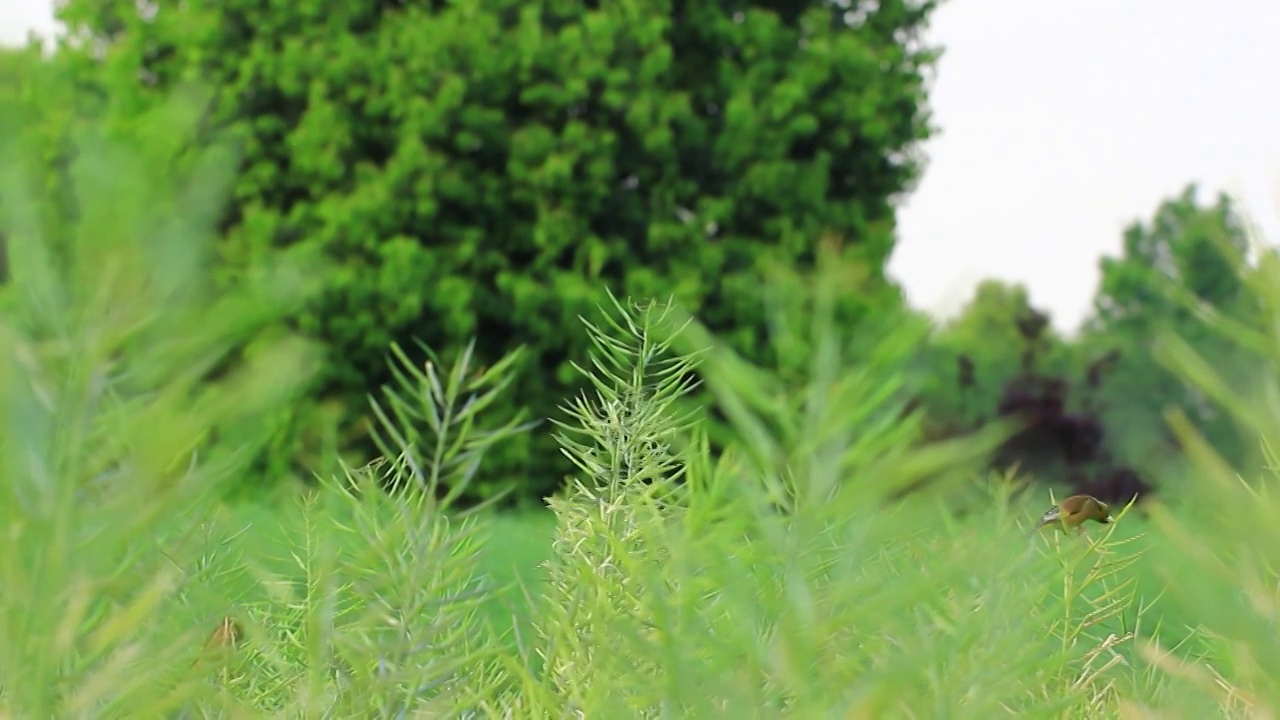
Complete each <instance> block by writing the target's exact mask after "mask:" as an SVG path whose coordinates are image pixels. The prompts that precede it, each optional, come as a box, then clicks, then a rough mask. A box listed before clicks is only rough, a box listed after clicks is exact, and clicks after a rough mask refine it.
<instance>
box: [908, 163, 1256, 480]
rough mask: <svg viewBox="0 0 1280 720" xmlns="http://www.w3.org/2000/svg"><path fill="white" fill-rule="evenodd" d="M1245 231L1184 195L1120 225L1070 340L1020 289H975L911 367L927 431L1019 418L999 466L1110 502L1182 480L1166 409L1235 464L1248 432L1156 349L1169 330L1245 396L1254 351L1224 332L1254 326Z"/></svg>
mask: <svg viewBox="0 0 1280 720" xmlns="http://www.w3.org/2000/svg"><path fill="white" fill-rule="evenodd" d="M1247 231H1248V228H1247V226H1246V224H1245V221H1244V219H1243V217H1242V216H1241V215H1240V214H1239V213H1238V212H1237V211H1236V209H1235V207H1234V206H1233V205H1232V203H1231V202H1230V200H1229V199H1228V198H1226V197H1225V196H1219V197H1218V198H1217V199H1216V201H1215V202H1214V203H1213V204H1211V205H1203V204H1201V203H1200V202H1199V201H1198V199H1197V192H1196V187H1195V186H1194V185H1191V186H1188V187H1187V188H1185V189H1184V190H1183V191H1182V192H1181V193H1180V194H1179V195H1178V196H1176V197H1174V198H1171V199H1169V200H1166V201H1165V202H1164V203H1162V204H1161V205H1160V207H1159V208H1158V209H1157V210H1156V212H1155V214H1154V217H1153V218H1152V219H1151V220H1150V221H1148V222H1135V223H1133V224H1132V225H1130V226H1129V227H1128V228H1127V229H1126V231H1125V233H1124V238H1123V248H1122V254H1121V255H1120V256H1119V257H1108V258H1104V259H1103V260H1102V261H1101V263H1100V266H1101V275H1102V278H1101V282H1100V285H1099V288H1098V291H1097V295H1096V297H1095V301H1094V306H1095V307H1094V312H1093V313H1092V315H1091V316H1090V317H1089V318H1088V320H1087V321H1086V323H1085V325H1084V327H1083V328H1082V329H1081V331H1080V332H1079V334H1078V335H1077V336H1076V337H1074V338H1070V339H1067V338H1063V337H1062V336H1060V335H1059V334H1058V333H1056V332H1055V331H1054V330H1053V329H1052V327H1051V325H1050V318H1049V316H1048V314H1047V313H1044V312H1041V311H1039V310H1037V309H1036V308H1034V307H1032V305H1031V303H1030V302H1029V299H1028V296H1027V292H1026V290H1025V288H1023V287H1021V286H1016V285H1015V286H1010V285H1006V284H1004V283H1001V282H998V281H994V280H989V281H986V282H984V283H982V284H980V285H979V286H978V288H977V291H976V292H975V295H974V297H973V299H972V300H971V301H970V303H969V304H968V305H967V306H966V307H965V308H964V310H963V311H962V312H961V313H960V314H959V315H958V316H957V317H955V318H954V319H952V320H951V321H949V322H946V323H943V324H941V325H940V326H938V327H936V328H935V331H934V333H933V335H932V337H931V342H930V344H929V347H928V349H927V350H926V351H925V352H924V353H923V356H922V358H921V359H920V360H919V361H918V363H917V369H918V372H917V389H918V392H919V395H918V403H919V404H920V405H921V406H922V407H923V408H924V409H925V412H926V416H927V418H928V428H929V432H930V433H931V434H934V435H939V436H953V435H957V434H962V433H965V432H968V431H970V430H972V429H973V428H977V427H982V426H983V425H984V424H985V423H988V422H990V421H992V420H994V419H997V418H1008V417H1020V418H1022V419H1023V420H1024V429H1023V431H1022V432H1021V433H1019V434H1018V435H1017V436H1015V437H1014V438H1013V439H1012V440H1011V441H1010V443H1009V444H1007V445H1006V446H1005V447H1004V448H1003V449H1002V451H1001V452H999V453H997V454H996V455H995V456H994V461H995V462H996V463H997V466H998V468H999V469H1004V468H1007V467H1009V466H1012V465H1015V464H1016V465H1017V466H1018V467H1019V468H1021V469H1022V470H1023V471H1024V472H1028V473H1030V474H1031V475H1032V476H1033V477H1035V478H1036V479H1038V480H1041V481H1045V482H1050V483H1055V484H1065V485H1069V486H1071V487H1072V488H1073V489H1074V490H1075V491H1078V492H1089V493H1092V494H1095V495H1098V496H1099V497H1103V498H1105V499H1108V500H1111V501H1118V502H1127V501H1128V500H1129V499H1131V498H1132V497H1133V496H1134V494H1135V493H1137V494H1140V495H1141V494H1146V493H1149V492H1150V491H1152V490H1153V489H1155V488H1157V487H1159V486H1160V485H1161V484H1164V483H1166V482H1167V481H1170V480H1176V479H1180V478H1181V477H1182V476H1183V475H1184V474H1185V472H1186V470H1187V465H1186V462H1185V458H1184V457H1183V455H1182V454H1181V453H1180V452H1179V449H1178V447H1177V443H1176V442H1175V440H1174V437H1173V435H1172V434H1171V433H1170V431H1169V429H1168V426H1167V424H1166V423H1165V421H1164V413H1165V412H1166V411H1167V410H1169V409H1178V410H1180V411H1181V412H1182V413H1184V415H1185V416H1186V417H1187V419H1188V422H1190V423H1191V424H1192V425H1193V426H1194V427H1195V428H1197V430H1198V431H1199V432H1202V433H1204V434H1205V435H1206V437H1208V438H1210V440H1211V442H1212V444H1213V445H1214V447H1216V448H1218V449H1219V451H1220V452H1222V453H1224V454H1225V455H1226V456H1227V457H1229V458H1231V459H1232V461H1233V462H1246V461H1247V459H1248V457H1249V456H1250V455H1251V453H1250V452H1249V451H1250V450H1251V448H1252V441H1250V440H1248V437H1249V435H1247V434H1242V433H1240V432H1239V426H1238V424H1237V423H1236V421H1235V420H1234V419H1233V418H1232V417H1231V416H1230V415H1229V414H1228V413H1225V412H1223V411H1222V410H1221V408H1218V407H1216V406H1215V404H1214V403H1213V402H1211V401H1210V398H1209V397H1207V396H1206V395H1205V394H1204V391H1203V389H1202V388H1201V387H1199V386H1198V385H1197V384H1195V383H1191V382H1188V381H1187V380H1186V379H1184V378H1182V377H1179V376H1178V375H1177V374H1175V373H1174V372H1172V371H1171V370H1169V369H1166V368H1165V367H1164V366H1163V365H1161V364H1160V363H1159V362H1157V360H1156V356H1155V351H1156V349H1157V344H1158V340H1159V338H1160V337H1161V336H1162V334H1163V333H1168V332H1174V333H1176V334H1177V336H1178V337H1180V338H1183V339H1184V340H1185V341H1186V342H1188V343H1190V344H1191V345H1192V346H1193V347H1195V348H1196V349H1197V351H1198V352H1200V353H1202V354H1203V355H1204V356H1205V357H1207V358H1211V362H1212V364H1213V365H1214V366H1215V367H1216V368H1217V369H1218V370H1219V371H1221V372H1222V373H1223V375H1224V377H1225V378H1227V380H1226V382H1227V383H1228V386H1229V387H1232V388H1235V389H1237V390H1240V389H1242V388H1246V387H1248V384H1249V383H1250V382H1251V378H1252V377H1253V375H1252V373H1253V372H1254V369H1255V368H1256V366H1257V362H1258V359H1259V358H1258V351H1257V349H1256V348H1251V347H1249V346H1248V345H1247V344H1241V343H1239V342H1238V341H1237V339H1236V338H1234V337H1232V336H1230V335H1224V334H1223V332H1222V330H1221V326H1222V325H1223V324H1224V323H1242V322H1243V323H1248V322H1252V321H1255V320H1256V318H1257V317H1258V310H1259V306H1258V303H1257V300H1256V296H1255V295H1253V294H1250V293H1248V292H1247V284H1248V283H1249V281H1250V278H1251V277H1252V276H1253V275H1254V274H1255V273H1256V272H1258V271H1257V270H1256V269H1255V268H1253V266H1251V265H1250V264H1249V263H1248V262H1247V260H1248V259H1249V242H1248V240H1249V237H1248V232H1247ZM1206 317H1209V318H1211V319H1212V322H1210V323H1206V322H1205V319H1206ZM1255 454H1256V453H1255ZM1255 459H1256V458H1255ZM1157 480H1158V481H1159V482H1157Z"/></svg>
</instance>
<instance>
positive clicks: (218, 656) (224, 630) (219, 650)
mask: <svg viewBox="0 0 1280 720" xmlns="http://www.w3.org/2000/svg"><path fill="white" fill-rule="evenodd" d="M243 638H244V630H243V629H242V628H241V627H240V623H238V622H236V621H235V620H234V619H232V618H229V617H225V618H223V619H222V620H220V621H219V622H218V624H217V626H215V627H214V628H213V632H211V633H209V637H208V638H207V639H206V640H205V641H204V647H203V648H202V649H201V653H200V657H199V658H197V659H196V661H195V663H193V666H194V665H197V664H199V663H200V662H201V661H210V660H212V661H214V662H216V663H218V664H225V663H226V662H227V661H228V660H229V659H230V655H231V652H232V651H234V650H235V649H236V647H237V646H238V645H239V644H240V640H241V639H243Z"/></svg>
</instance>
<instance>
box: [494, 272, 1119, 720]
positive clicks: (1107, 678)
mask: <svg viewBox="0 0 1280 720" xmlns="http://www.w3.org/2000/svg"><path fill="white" fill-rule="evenodd" d="M845 270H846V268H844V266H842V265H841V264H839V263H837V262H835V255H834V254H832V255H828V256H825V260H824V265H823V267H822V268H821V270H820V272H819V273H818V274H817V275H816V276H815V277H814V278H812V281H811V282H809V283H787V284H785V287H788V288H792V289H795V290H797V291H799V292H801V293H802V295H801V296H800V297H796V298H781V299H780V300H779V302H777V303H775V304H774V307H775V308H776V309H777V311H778V312H779V313H780V314H779V315H778V317H776V318H775V320H776V321H777V322H776V324H775V327H779V328H784V327H785V328H786V330H787V332H780V333H778V334H776V335H775V338H777V339H778V341H779V342H791V341H794V340H795V339H796V338H803V340H804V342H805V344H806V346H807V347H809V348H811V352H810V354H809V355H808V359H809V370H808V372H807V374H806V380H807V382H806V383H805V385H804V387H803V389H802V390H801V391H799V392H796V391H795V390H794V388H793V387H792V386H791V385H790V382H789V381H781V380H780V379H779V378H778V377H776V375H774V374H773V373H771V372H770V371H769V370H768V369H765V368H760V367H754V366H752V365H751V364H749V363H747V362H746V361H744V360H743V359H742V358H741V357H739V356H738V355H736V354H735V353H733V352H732V351H731V350H729V349H727V348H726V347H725V346H724V344H723V343H721V342H719V341H718V340H716V339H715V338H714V337H713V336H711V335H710V334H709V333H708V332H707V331H706V330H705V328H703V327H702V326H701V325H700V324H699V323H697V322H696V321H694V320H692V319H691V318H689V317H687V316H682V315H681V313H679V312H677V311H675V310H673V309H671V308H669V307H666V306H661V305H633V306H628V305H624V304H622V303H617V304H615V306H614V307H613V311H614V312H613V314H612V317H613V318H614V319H613V320H612V321H610V322H609V323H608V324H589V325H588V332H589V334H590V336H591V337H592V339H593V342H594V344H595V346H596V347H597V348H598V350H597V353H596V354H595V356H594V357H593V359H592V364H591V366H590V367H589V368H586V370H587V372H588V373H589V377H590V379H591V382H592V383H593V385H594V386H595V388H596V389H595V392H594V393H592V394H591V395H588V396H584V397H582V398H581V399H580V400H578V401H576V402H575V403H573V404H572V405H571V406H570V412H569V420H567V421H565V423H566V426H567V427H566V428H565V431H564V432H562V433H561V435H560V438H561V443H562V445H563V447H564V448H565V451H566V452H567V453H569V454H570V455H571V456H572V457H573V458H574V459H575V461H576V462H577V465H578V468H579V475H578V478H577V481H576V482H575V483H574V485H573V486H572V488H571V489H570V491H568V492H567V493H566V494H565V495H564V496H563V497H559V498H556V499H555V500H554V501H552V503H551V504H552V508H553V510H554V511H555V513H556V515H557V519H558V529H557V535H556V539H555V543H554V549H553V550H554V552H553V557H552V559H551V561H550V562H549V564H548V570H549V588H548V592H547V595H546V596H545V597H543V598H541V599H539V598H534V602H535V603H536V604H535V608H536V612H535V616H536V617H537V627H538V631H539V632H538V634H537V636H536V637H533V638H524V639H523V643H522V652H520V653H517V654H514V655H511V656H510V657H508V658H507V660H506V663H505V665H504V668H505V670H504V672H505V674H506V677H507V678H508V680H506V681H504V683H510V689H509V690H508V691H507V692H505V693H504V694H501V695H499V696H497V697H496V698H492V699H491V700H490V701H489V702H488V703H486V704H485V706H484V709H485V711H486V712H487V713H488V714H489V715H491V716H495V717H512V716H518V717H526V716H537V717H544V716H556V717H559V716H564V715H572V716H585V717H623V716H625V717H733V716H739V717H742V716H747V717H775V716H777V717H782V716H785V717H832V716H838V717H883V716H892V715H904V716H923V715H932V716H937V717H942V716H948V717H975V718H979V717H982V718H986V717H994V716H998V715H1000V714H1007V713H1010V712H1014V713H1015V714H1017V715H1019V716H1064V715H1065V716H1072V717H1092V716H1095V715H1093V714H1092V713H1095V712H1096V711H1098V710H1099V709H1112V708H1114V707H1115V704H1116V695H1115V692H1114V691H1113V684H1114V683H1115V682H1116V679H1117V677H1119V676H1122V675H1123V673H1124V671H1125V668H1126V667H1127V666H1125V665H1117V662H1116V661H1115V660H1114V659H1113V658H1114V657H1117V656H1118V655H1119V652H1120V651H1121V650H1123V646H1124V645H1125V644H1126V643H1127V642H1128V641H1129V640H1130V638H1129V637H1128V636H1127V635H1126V633H1125V631H1124V629H1123V628H1122V627H1121V622H1120V619H1119V618H1120V615H1121V614H1122V612H1123V611H1125V610H1128V609H1130V608H1129V605H1128V603H1129V602H1130V601H1131V600H1132V592H1131V583H1129V582H1127V581H1126V579H1125V577H1124V575H1125V573H1126V571H1127V568H1126V567H1125V564H1126V562H1127V560H1126V559H1125V558H1124V557H1123V555H1124V553H1123V551H1122V550H1118V551H1117V556H1109V555H1105V554H1099V550H1098V549H1099V548H1100V547H1101V548H1105V547H1107V546H1108V542H1109V541H1107V540H1105V539H1104V540H1102V541H1100V542H1099V543H1098V544H1097V545H1090V544H1087V543H1085V542H1083V541H1080V542H1076V543H1068V544H1064V545H1061V546H1049V549H1048V550H1046V551H1045V552H1044V553H1038V552H1035V551H1034V550H1033V548H1032V547H1031V546H1029V545H1028V544H1027V542H1028V541H1027V538H1026V536H1025V534H1024V531H1022V530H1019V529H1018V528H1017V527H1016V523H1015V521H1014V517H1013V515H1012V514H1011V513H1010V512H1009V509H1010V508H1011V505H1010V504H1009V503H1008V502H1007V499H1008V498H1007V493H1006V494H1001V492H999V491H998V488H1000V487H1007V485H997V486H996V488H997V490H996V491H994V492H992V493H990V494H987V495H981V496H978V497H975V496H974V495H973V494H972V492H965V491H962V490H963V489H964V488H965V487H967V485H968V482H967V481H968V480H969V478H971V477H972V474H973V473H974V472H975V471H976V470H977V469H978V468H980V467H981V463H982V460H983V456H984V454H985V453H986V452H989V451H990V450H991V449H992V448H993V447H994V446H995V445H996V444H997V443H998V442H999V441H1000V440H1002V439H1003V437H1004V436H1005V435H1004V433H1006V432H1007V429H1005V428H998V429H996V430H993V431H990V433H989V434H988V435H986V436H979V437H978V438H976V439H973V438H971V439H968V440H966V441H963V442H954V443H947V444H932V445H931V444H924V443H923V442H922V441H921V440H920V438H919V436H918V426H917V424H916V423H915V422H913V420H912V419H911V418H909V417H906V418H904V416H903V414H902V409H903V404H904V403H905V398H904V397H902V395H901V394H900V393H897V392H895V389H896V388H897V387H899V386H900V384H901V382H902V374H903V373H905V372H906V370H907V368H908V366H909V360H910V358H911V356H912V354H913V352H914V350H915V349H916V348H917V347H918V343H919V342H920V340H921V336H920V335H919V334H918V333H916V332H914V331H913V330H912V329H911V328H907V331H906V333H904V334H898V335H891V336H889V337H888V338H882V339H881V341H880V342H878V343H873V344H872V347H873V348H874V352H872V353H871V355H870V357H871V358H873V360H872V361H871V362H864V363H861V364H858V365H851V364H849V363H847V361H846V360H845V358H847V357H848V352H849V348H850V347H851V346H852V344H853V343H852V342H851V341H850V340H849V339H848V338H843V337H842V336H841V333H840V332H839V325H838V323H837V322H836V318H837V313H836V306H837V299H838V295H839V294H840V293H841V292H848V291H849V285H848V282H847V280H848V278H849V276H848V274H847V273H846V272H845ZM864 347H865V344H864ZM792 350H794V348H791V347H788V348H780V349H779V354H778V356H779V357H784V356H785V357H793V356H794V353H792V352H791V351H792ZM695 359H696V361H697V364H696V371H697V374H698V376H699V377H700V379H701V380H702V381H703V382H705V383H707V385H708V386H709V387H710V389H711V391H712V392H713V394H714V395H715V397H716V398H717V400H718V407H719V410H720V411H721V412H722V413H723V414H724V415H725V416H726V417H727V419H728V422H729V423H730V424H731V426H732V428H733V430H734V432H735V437H736V440H735V441H734V442H732V443H730V444H729V446H728V447H727V448H725V449H724V450H723V451H722V452H718V453H713V452H712V450H711V446H710V444H709V443H708V442H707V438H706V435H705V432H703V430H702V423H701V420H702V418H700V417H698V416H692V417H690V416H687V415H684V414H682V413H680V412H678V411H676V408H678V407H679V403H677V402H676V401H677V400H678V398H679V396H680V395H681V394H682V393H684V392H686V391H687V388H688V387H689V385H688V383H689V382H690V371H691V370H694V369H695V365H694V361H695ZM927 476H934V477H935V481H934V483H933V484H932V485H931V486H930V488H931V489H930V490H928V491H921V492H918V493H915V494H912V495H910V496H908V497H907V499H905V500H895V499H893V497H894V491H895V490H898V489H900V488H901V487H903V486H904V485H906V484H909V483H914V482H916V481H917V480H919V479H920V478H921V477H927ZM975 500H976V502H975ZM939 501H944V502H941V503H940V502H939ZM1064 577H1069V578H1070V579H1069V580H1065V581H1064V579H1063V578H1064Z"/></svg>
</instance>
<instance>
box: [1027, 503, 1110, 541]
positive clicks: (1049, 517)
mask: <svg viewBox="0 0 1280 720" xmlns="http://www.w3.org/2000/svg"><path fill="white" fill-rule="evenodd" d="M1088 520H1092V521H1094V522H1096V523H1101V524H1103V525H1106V524H1108V523H1113V522H1115V518H1114V517H1112V516H1111V506H1110V505H1107V504H1106V503H1104V502H1102V501H1101V500H1099V499H1098V498H1096V497H1094V496H1092V495H1072V496H1071V497H1068V498H1063V499H1062V501H1061V502H1059V503H1058V504H1057V505H1055V506H1054V507H1051V508H1049V509H1048V510H1047V511H1046V512H1045V514H1044V515H1042V516H1040V522H1038V523H1036V526H1035V529H1034V530H1032V531H1031V532H1032V533H1034V532H1035V531H1036V530H1039V529H1040V528H1042V527H1044V526H1045V525H1048V524H1049V523H1060V524H1061V526H1062V528H1063V529H1064V530H1070V529H1073V528H1074V529H1079V530H1080V531H1081V532H1083V531H1084V528H1083V527H1082V526H1083V525H1084V523H1085V522H1086V521H1088Z"/></svg>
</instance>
